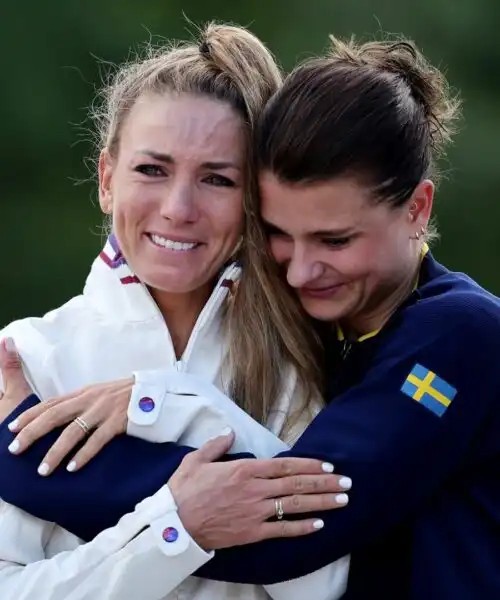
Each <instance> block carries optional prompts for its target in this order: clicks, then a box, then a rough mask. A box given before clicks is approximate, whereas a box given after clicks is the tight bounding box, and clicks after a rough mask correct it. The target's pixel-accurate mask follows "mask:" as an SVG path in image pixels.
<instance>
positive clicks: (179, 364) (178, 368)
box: [175, 359, 184, 373]
mask: <svg viewBox="0 0 500 600" xmlns="http://www.w3.org/2000/svg"><path fill="white" fill-rule="evenodd" d="M175 369H176V371H179V372H181V373H182V371H184V363H183V362H182V359H181V360H178V361H176V363H175Z"/></svg>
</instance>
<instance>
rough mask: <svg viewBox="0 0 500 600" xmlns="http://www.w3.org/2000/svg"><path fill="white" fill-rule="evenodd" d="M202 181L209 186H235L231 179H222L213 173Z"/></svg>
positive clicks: (222, 177) (221, 176)
mask: <svg viewBox="0 0 500 600" xmlns="http://www.w3.org/2000/svg"><path fill="white" fill-rule="evenodd" d="M203 181H204V182H205V183H208V184H209V185H215V186H216V187H234V186H235V185H236V184H235V183H234V181H233V180H232V179H229V178H228V177H224V176H223V175H216V174H215V173H212V174H211V175H207V176H206V177H205V178H204V179H203Z"/></svg>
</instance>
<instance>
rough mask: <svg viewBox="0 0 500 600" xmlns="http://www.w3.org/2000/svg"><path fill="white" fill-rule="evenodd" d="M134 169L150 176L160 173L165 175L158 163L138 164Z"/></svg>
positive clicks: (156, 175)
mask: <svg viewBox="0 0 500 600" xmlns="http://www.w3.org/2000/svg"><path fill="white" fill-rule="evenodd" d="M134 171H137V172H138V173H142V174H143V175H146V176H148V177H158V176H160V175H164V173H163V170H162V168H161V167H159V166H158V165H149V164H144V165H137V167H135V169H134Z"/></svg>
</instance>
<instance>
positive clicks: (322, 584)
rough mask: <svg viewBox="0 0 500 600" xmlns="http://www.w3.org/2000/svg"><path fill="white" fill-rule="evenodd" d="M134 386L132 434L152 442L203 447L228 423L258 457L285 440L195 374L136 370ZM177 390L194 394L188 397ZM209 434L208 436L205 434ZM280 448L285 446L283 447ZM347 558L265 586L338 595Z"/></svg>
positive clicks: (290, 593) (289, 598) (320, 596)
mask: <svg viewBox="0 0 500 600" xmlns="http://www.w3.org/2000/svg"><path fill="white" fill-rule="evenodd" d="M134 376H135V382H136V383H135V385H134V388H133V390H132V395H131V400H130V404H129V410H128V417H129V421H128V430H127V431H128V433H129V434H130V435H134V436H137V437H143V438H144V439H148V440H150V441H152V442H163V443H164V442H181V443H183V444H189V445H190V446H201V445H202V444H203V443H204V442H205V441H206V440H207V439H208V437H209V436H211V435H214V434H216V432H218V431H220V430H221V429H222V428H223V427H224V426H225V425H231V427H232V428H233V430H234V431H235V433H236V443H238V448H235V447H234V446H233V449H234V450H240V451H249V452H252V454H254V455H255V456H257V457H264V456H271V455H272V454H273V453H274V450H273V449H274V448H280V446H282V448H283V449H287V447H286V445H285V444H284V443H282V442H280V441H279V439H278V438H277V437H276V436H275V435H274V434H272V433H270V432H269V431H268V430H267V429H266V428H265V427H263V426H262V425H260V424H259V423H257V422H256V421H255V420H254V419H252V418H251V417H249V416H248V415H247V414H246V413H245V412H244V411H242V410H241V409H240V408H239V407H238V406H237V405H236V404H235V403H234V402H233V401H232V400H231V399H230V398H228V397H227V396H225V395H224V394H222V393H221V392H219V391H218V390H217V389H216V388H215V387H214V386H211V385H208V384H206V383H205V382H203V381H199V380H197V378H186V377H182V376H179V375H178V373H174V374H169V373H165V372H162V371H150V372H140V373H134ZM168 390H175V391H176V392H177V393H182V392H184V393H190V394H194V395H193V396H190V397H188V398H186V396H182V395H177V394H176V393H172V392H169V391H168ZM145 397H146V398H151V399H153V403H152V404H153V410H151V411H150V412H149V413H146V414H144V413H143V412H142V411H141V409H140V404H141V399H142V398H145ZM207 436H208V437H207ZM280 449H281V448H280ZM348 571H349V557H344V558H341V559H340V560H338V561H335V562H333V563H332V564H327V565H326V566H325V567H323V568H322V569H319V570H318V571H315V572H314V573H310V574H309V575H305V576H303V577H300V578H298V579H292V580H290V581H284V582H283V583H276V584H274V585H268V586H265V588H266V591H267V592H268V594H269V595H270V596H271V598H273V599H274V600H303V599H304V598H305V597H307V595H309V596H311V597H314V599H315V600H336V599H337V598H340V597H341V596H342V594H343V593H344V592H345V589H346V583H347V576H348Z"/></svg>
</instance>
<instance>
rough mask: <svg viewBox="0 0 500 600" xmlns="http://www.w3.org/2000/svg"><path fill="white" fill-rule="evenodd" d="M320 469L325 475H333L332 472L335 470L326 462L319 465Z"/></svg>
mask: <svg viewBox="0 0 500 600" xmlns="http://www.w3.org/2000/svg"><path fill="white" fill-rule="evenodd" d="M321 468H322V469H323V471H324V472H325V473H333V471H334V470H335V467H334V466H333V465H332V463H328V462H324V463H323V464H322V465H321Z"/></svg>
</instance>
